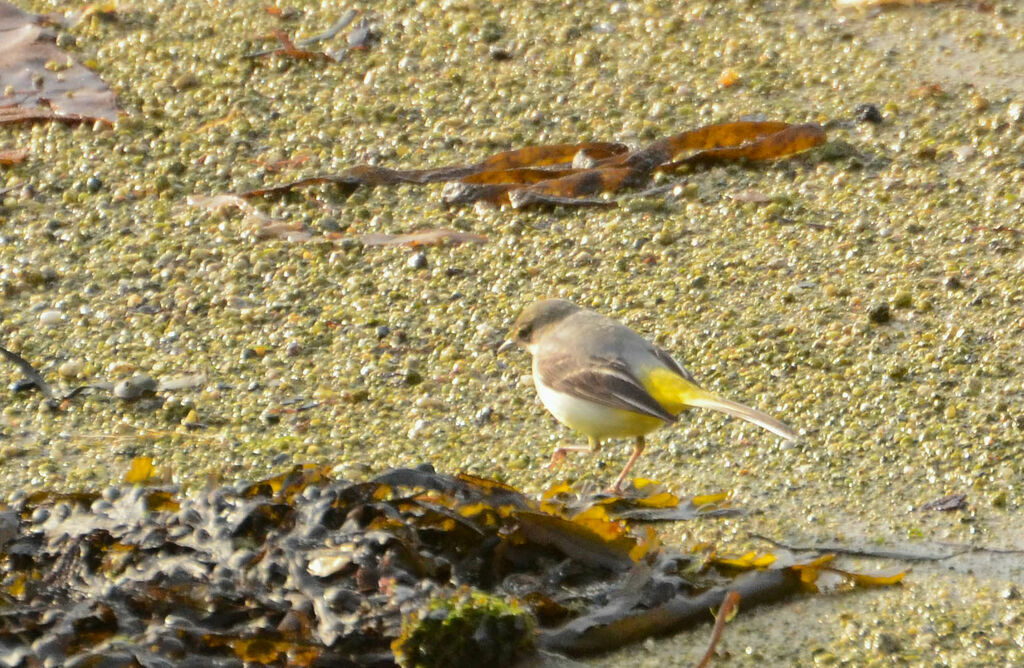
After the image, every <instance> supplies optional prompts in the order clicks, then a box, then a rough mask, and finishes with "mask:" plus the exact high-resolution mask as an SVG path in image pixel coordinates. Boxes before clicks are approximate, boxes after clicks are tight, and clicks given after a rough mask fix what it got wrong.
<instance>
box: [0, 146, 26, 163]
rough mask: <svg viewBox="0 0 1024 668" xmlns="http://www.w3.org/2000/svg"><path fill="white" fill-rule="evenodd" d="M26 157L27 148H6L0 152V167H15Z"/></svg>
mask: <svg viewBox="0 0 1024 668" xmlns="http://www.w3.org/2000/svg"><path fill="white" fill-rule="evenodd" d="M27 157H28V149H27V148H7V149H2V150H0V165H4V166H8V165H17V164H18V163H21V162H24V161H25V158H27Z"/></svg>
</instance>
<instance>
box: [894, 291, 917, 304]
mask: <svg viewBox="0 0 1024 668" xmlns="http://www.w3.org/2000/svg"><path fill="white" fill-rule="evenodd" d="M913 303H914V295H912V294H910V293H909V292H907V291H906V290H903V291H901V292H897V293H896V296H895V297H893V299H892V305H893V308H910V307H911V306H912V305H913Z"/></svg>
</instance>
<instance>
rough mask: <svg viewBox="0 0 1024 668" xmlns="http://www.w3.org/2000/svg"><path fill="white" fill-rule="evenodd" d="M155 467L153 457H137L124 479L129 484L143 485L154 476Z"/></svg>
mask: <svg viewBox="0 0 1024 668" xmlns="http://www.w3.org/2000/svg"><path fill="white" fill-rule="evenodd" d="M154 471H155V468H154V466H153V458H152V457H136V458H135V459H133V460H132V465H131V468H129V469H128V472H127V473H125V474H124V481H125V483H127V484H129V485H141V484H143V483H145V482H147V481H148V480H150V479H151V478H152V477H153V472H154Z"/></svg>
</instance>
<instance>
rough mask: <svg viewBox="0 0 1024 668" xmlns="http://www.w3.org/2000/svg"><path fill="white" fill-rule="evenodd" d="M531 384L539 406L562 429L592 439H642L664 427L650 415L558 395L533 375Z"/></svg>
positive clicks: (659, 420)
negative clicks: (562, 426) (540, 404)
mask: <svg viewBox="0 0 1024 668" xmlns="http://www.w3.org/2000/svg"><path fill="white" fill-rule="evenodd" d="M533 381H534V385H536V387H537V395H538V396H539V397H540V401H541V403H542V404H544V408H547V409H548V411H550V412H551V414H552V415H554V416H555V419H557V420H558V421H559V422H561V423H562V424H564V425H565V426H567V427H569V428H571V429H575V430H576V431H578V432H581V433H583V434H586V435H587V436H592V437H593V438H597V439H603V438H621V437H625V436H642V435H643V434H646V433H648V432H650V431H654V430H655V429H657V428H658V427H660V426H661V425H663V424H665V422H664V421H663V420H661V419H659V418H656V417H651V416H650V415H644V414H643V413H636V412H634V411H628V410H623V409H621V408H611V407H610V406H604V405H602V404H598V403H595V402H593V401H589V400H587V399H581V398H579V397H575V396H572V395H570V394H566V393H565V392H559V391H558V390H555V389H553V388H551V387H550V386H548V385H545V384H544V383H543V382H542V381H541V380H540V378H539V377H538V376H537V375H536V374H534V377H533Z"/></svg>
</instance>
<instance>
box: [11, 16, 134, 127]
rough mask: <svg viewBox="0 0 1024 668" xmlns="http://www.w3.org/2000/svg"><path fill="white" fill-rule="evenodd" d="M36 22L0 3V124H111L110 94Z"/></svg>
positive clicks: (113, 108)
mask: <svg viewBox="0 0 1024 668" xmlns="http://www.w3.org/2000/svg"><path fill="white" fill-rule="evenodd" d="M39 20H40V19H39V17H38V16H36V15H35V14H29V13H28V12H24V11H22V10H20V9H18V8H16V7H14V6H12V5H10V4H8V3H6V2H0V81H2V82H3V83H4V87H5V89H6V90H5V91H4V92H3V93H0V123H13V122H18V121H29V120H62V121H91V120H101V121H106V122H108V123H113V122H114V121H116V120H117V115H118V109H117V103H116V100H115V97H114V93H113V92H112V91H111V90H110V88H108V87H107V85H106V84H105V83H104V82H103V80H102V79H100V78H99V77H98V76H96V74H95V73H94V72H92V70H90V69H88V68H86V67H84V66H83V65H80V64H78V63H76V62H75V61H74V60H72V59H71V57H70V56H68V55H67V54H66V53H64V51H62V50H61V49H59V48H57V46H56V45H55V44H54V43H53V37H52V35H51V34H50V33H49V32H47V31H44V29H43V28H42V27H41V26H39V25H38V22H39Z"/></svg>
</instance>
